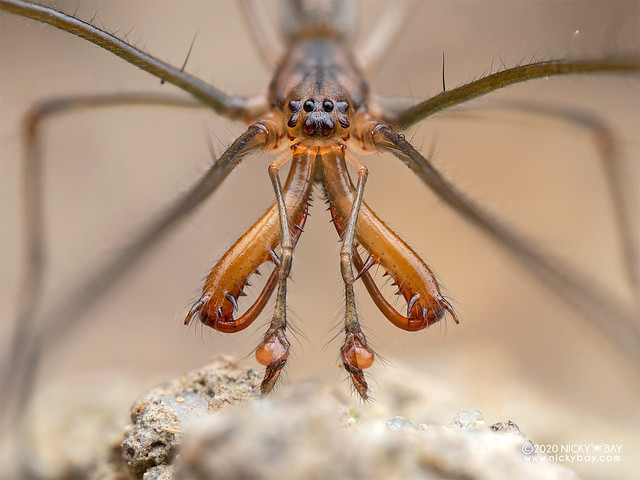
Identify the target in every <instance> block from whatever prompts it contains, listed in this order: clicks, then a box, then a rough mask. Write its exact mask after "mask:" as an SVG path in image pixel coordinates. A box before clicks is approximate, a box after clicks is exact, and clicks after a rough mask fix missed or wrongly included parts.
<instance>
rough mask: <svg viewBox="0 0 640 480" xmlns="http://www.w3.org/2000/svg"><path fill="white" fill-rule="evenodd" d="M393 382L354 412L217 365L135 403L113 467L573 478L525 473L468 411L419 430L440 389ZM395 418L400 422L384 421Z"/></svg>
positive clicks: (546, 470) (520, 458)
mask: <svg viewBox="0 0 640 480" xmlns="http://www.w3.org/2000/svg"><path fill="white" fill-rule="evenodd" d="M392 377H393V378H392V379H385V378H382V377H381V378H379V379H378V380H379V383H380V388H381V391H385V392H387V393H385V394H384V395H382V398H381V401H382V405H379V406H376V405H375V404H374V405H371V404H367V405H365V404H362V403H360V404H357V406H355V407H354V406H353V402H348V401H347V399H345V398H343V394H342V393H341V392H342V390H338V389H336V390H333V389H332V388H329V387H326V386H321V385H316V384H295V385H287V386H283V388H282V389H281V390H280V391H278V392H277V393H276V394H275V395H272V396H270V397H268V398H260V397H258V395H257V386H258V384H259V382H260V378H259V375H258V373H257V372H256V371H254V370H253V369H250V368H244V369H242V368H239V367H238V366H237V365H236V363H235V362H234V361H233V360H231V359H229V358H226V357H221V358H218V359H216V360H215V361H214V362H213V363H212V364H210V365H207V366H205V367H203V368H202V369H200V370H196V371H193V372H190V373H187V374H185V375H182V376H181V377H179V378H178V379H175V380H173V381H170V382H167V383H166V384H164V385H161V386H160V387H157V388H154V389H153V390H152V391H150V392H149V393H147V394H146V395H144V396H142V397H141V398H140V399H139V400H138V401H137V402H136V403H135V405H134V407H133V409H132V414H131V418H132V423H131V424H130V425H129V426H128V427H127V429H126V433H125V439H124V441H123V442H122V444H121V454H122V460H121V461H122V462H126V464H127V466H128V468H129V471H130V472H131V474H132V475H135V478H140V477H142V478H144V479H163V480H172V479H174V478H175V479H191V478H251V479H271V478H281V479H299V478H305V479H324V478H353V479H371V478H385V479H394V478H428V479H439V478H469V479H484V478H491V479H502V478H504V479H511V478H527V479H537V478H540V479H574V478H577V477H576V475H575V473H573V472H572V471H571V470H569V469H567V468H565V467H563V466H560V465H557V464H553V463H533V462H528V461H527V458H526V456H525V455H524V454H523V445H525V444H526V443H527V442H528V440H527V439H526V437H525V436H524V435H522V433H520V431H519V429H518V427H517V425H516V424H515V423H513V422H511V421H507V422H494V424H493V425H492V426H487V425H485V422H484V420H483V418H482V414H481V413H480V412H478V411H473V410H469V411H463V412H460V413H458V415H457V416H456V417H455V418H454V419H452V420H451V421H450V422H444V423H443V424H440V423H437V422H432V421H427V422H423V421H422V420H423V416H424V415H427V414H428V413H427V412H429V411H430V409H431V406H432V405H438V404H440V403H441V402H442V400H443V398H445V397H446V395H447V394H448V393H447V391H446V388H442V387H441V386H438V385H434V384H429V380H428V379H426V378H422V379H421V380H420V381H414V382H412V383H406V382H405V383H403V387H398V386H397V385H396V387H397V388H394V387H392V386H391V385H390V384H393V382H394V381H398V375H393V376H392ZM385 383H387V385H385ZM427 392H428V393H427ZM434 392H440V393H434ZM350 403H351V406H349V404H350ZM394 405H395V407H394ZM400 405H401V407H399V406H400ZM394 409H396V411H397V412H398V413H403V414H405V416H404V417H402V416H399V415H398V416H395V417H391V416H390V415H389V412H391V411H393V410H394ZM418 412H420V413H418ZM407 413H409V414H410V415H413V417H412V416H409V417H407V416H406V414H407Z"/></svg>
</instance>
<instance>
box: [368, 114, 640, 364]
mask: <svg viewBox="0 0 640 480" xmlns="http://www.w3.org/2000/svg"><path fill="white" fill-rule="evenodd" d="M370 127H371V124H368V126H367V124H365V127H364V128H363V129H362V130H363V132H364V135H363V137H362V140H363V142H364V145H365V148H367V147H368V148H370V149H378V150H380V151H383V150H384V151H388V152H391V153H392V154H393V155H394V156H396V157H397V158H398V159H400V160H402V161H403V162H404V163H405V164H406V165H407V166H408V167H409V168H410V169H411V170H412V171H413V172H414V173H415V174H416V175H418V177H419V178H420V179H421V180H422V181H423V182H424V183H425V184H426V185H427V186H428V187H429V188H431V190H432V191H433V192H434V193H435V194H436V195H438V197H440V198H441V199H442V200H443V201H444V202H445V203H447V204H448V205H449V206H450V207H452V208H453V209H454V210H455V211H456V212H458V213H459V214H461V215H462V216H463V217H464V218H465V219H467V220H468V221H470V222H471V223H472V224H473V225H475V226H476V227H478V228H480V229H481V230H482V231H483V232H484V233H486V234H487V235H489V236H490V237H491V238H492V239H494V240H495V241H497V242H499V243H500V244H501V245H503V246H504V247H506V248H507V249H508V250H509V251H510V252H512V253H513V254H514V255H515V257H516V258H517V259H518V260H520V261H522V262H523V263H524V264H525V266H526V267H528V269H529V270H530V271H531V272H532V273H533V274H535V275H536V276H537V277H538V278H539V279H540V280H541V281H542V283H543V284H544V285H546V286H547V287H549V288H550V289H551V290H552V291H554V292H555V293H556V294H559V295H560V296H561V297H562V298H564V299H565V300H566V301H568V302H569V303H570V304H572V305H574V306H575V307H576V308H577V309H578V310H579V311H580V312H581V313H582V314H584V315H585V317H586V318H588V319H590V320H591V321H592V322H593V324H594V325H595V326H596V327H598V328H599V329H600V330H602V331H603V332H605V333H606V335H607V336H608V337H609V338H610V339H611V340H612V341H614V342H615V343H616V344H618V346H620V347H621V348H622V349H623V351H624V352H626V353H627V354H629V356H632V357H633V356H634V355H635V354H636V351H637V344H638V341H640V334H639V332H638V329H637V325H636V320H635V319H636V315H635V314H634V312H632V311H630V309H629V308H627V307H626V306H624V305H620V304H618V302H616V301H615V300H614V299H612V298H610V297H609V296H607V295H606V294H605V293H603V292H602V291H601V290H600V289H599V288H597V287H596V286H594V285H592V284H590V283H588V282H586V281H584V280H583V279H582V278H581V276H580V275H579V274H577V273H576V272H574V271H573V270H572V269H571V268H570V267H569V266H568V265H565V264H564V263H563V262H561V261H560V260H559V259H556V258H552V257H551V256H549V255H548V254H543V253H541V252H539V251H537V250H536V249H535V248H533V247H532V246H531V245H530V244H529V243H528V242H527V241H526V240H524V239H523V238H522V237H520V236H519V235H517V234H516V233H515V232H513V231H512V230H511V229H509V228H508V227H507V226H506V225H504V224H503V223H502V222H500V221H499V220H497V219H495V218H494V217H493V216H491V215H489V214H488V213H487V212H486V211H484V210H483V209H481V208H480V207H478V206H477V205H476V204H475V203H473V202H471V201H470V200H469V199H467V198H466V197H465V196H464V195H462V194H461V192H459V191H458V190H457V189H456V188H455V187H454V186H453V185H452V184H451V183H449V182H448V181H447V180H446V179H445V178H444V177H443V176H442V175H441V174H440V173H439V172H438V171H437V170H436V169H435V168H434V166H433V165H432V164H431V163H430V162H429V161H428V160H427V159H426V158H425V157H423V156H422V155H421V154H420V153H419V152H418V151H417V150H416V149H415V148H414V147H413V146H412V145H411V144H410V143H409V142H407V141H406V140H405V138H404V136H403V135H401V134H399V133H398V132H396V131H395V130H394V129H393V128H392V127H390V126H389V125H386V124H382V123H379V124H377V125H376V126H375V127H373V128H370ZM367 132H368V133H367Z"/></svg>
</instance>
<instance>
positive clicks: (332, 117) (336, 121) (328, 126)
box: [285, 93, 353, 145]
mask: <svg viewBox="0 0 640 480" xmlns="http://www.w3.org/2000/svg"><path fill="white" fill-rule="evenodd" d="M285 118H286V120H287V131H288V134H289V138H290V139H292V140H293V139H296V140H298V141H299V140H303V141H305V142H309V141H311V143H313V144H321V145H326V144H328V143H335V142H336V141H337V142H342V141H344V140H346V139H348V138H349V133H350V130H351V121H352V119H353V107H352V105H351V102H349V100H347V99H346V98H344V99H343V98H342V97H335V98H331V96H328V95H327V96H322V95H317V96H305V95H300V94H296V93H293V94H292V95H290V97H289V98H288V99H287V103H286V105H285Z"/></svg>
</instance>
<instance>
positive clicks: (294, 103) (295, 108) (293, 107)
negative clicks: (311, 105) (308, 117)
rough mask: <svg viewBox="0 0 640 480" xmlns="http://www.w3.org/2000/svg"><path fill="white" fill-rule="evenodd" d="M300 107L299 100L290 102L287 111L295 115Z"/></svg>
mask: <svg viewBox="0 0 640 480" xmlns="http://www.w3.org/2000/svg"><path fill="white" fill-rule="evenodd" d="M301 105H302V102H301V101H300V100H291V101H290V102H289V110H291V111H292V112H294V113H295V112H297V111H298V110H300V106H301Z"/></svg>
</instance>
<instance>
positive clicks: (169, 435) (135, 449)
mask: <svg viewBox="0 0 640 480" xmlns="http://www.w3.org/2000/svg"><path fill="white" fill-rule="evenodd" d="M258 384H259V377H258V375H257V374H256V372H255V371H254V370H253V369H251V368H239V367H238V366H237V364H236V362H235V361H234V360H232V359H231V358H229V357H219V358H217V359H216V360H215V361H214V362H212V363H211V364H209V365H206V366H205V367H203V368H202V369H199V370H195V371H192V372H189V373H186V374H184V375H182V376H180V377H178V378H176V379H174V380H171V381H169V382H167V383H165V384H163V385H160V386H158V387H156V388H154V389H152V390H151V391H149V392H148V393H146V394H145V395H143V396H142V397H140V398H138V400H136V402H135V403H134V406H133V408H132V410H131V421H132V423H131V424H130V425H128V426H127V427H126V430H125V438H124V440H123V441H122V444H121V448H122V458H123V459H124V461H125V462H126V463H127V465H128V467H129V470H130V471H131V473H132V474H134V475H135V476H136V477H138V478H139V477H140V476H143V478H145V479H163V480H164V479H170V478H174V472H173V468H168V467H169V466H170V464H171V463H172V461H173V459H174V457H175V454H176V450H177V447H178V446H179V445H180V443H181V439H182V435H183V429H184V427H185V426H186V425H188V424H189V423H192V422H195V421H199V419H200V418H201V417H203V416H204V415H206V414H208V413H213V412H216V411H218V410H220V409H222V408H224V407H225V406H227V405H240V404H242V403H244V402H246V401H248V400H250V399H253V398H255V397H256V395H257V393H256V392H257V389H256V386H257V385H258Z"/></svg>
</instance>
